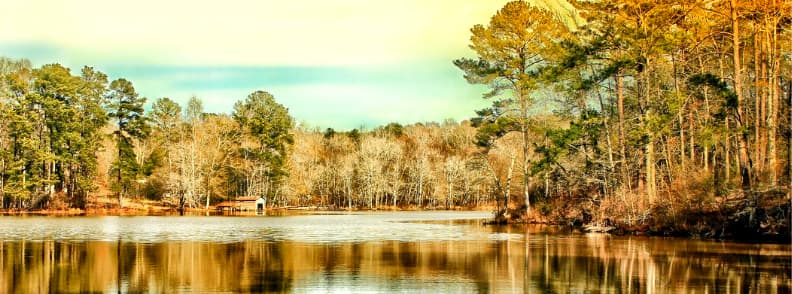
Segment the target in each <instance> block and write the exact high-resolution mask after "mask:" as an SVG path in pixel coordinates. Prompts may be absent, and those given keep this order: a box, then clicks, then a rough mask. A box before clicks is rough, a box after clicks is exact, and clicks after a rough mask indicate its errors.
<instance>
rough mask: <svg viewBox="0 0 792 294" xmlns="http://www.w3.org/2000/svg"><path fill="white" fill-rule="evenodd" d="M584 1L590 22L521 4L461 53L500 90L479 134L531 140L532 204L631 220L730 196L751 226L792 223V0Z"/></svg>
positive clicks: (469, 73) (526, 175)
mask: <svg viewBox="0 0 792 294" xmlns="http://www.w3.org/2000/svg"><path fill="white" fill-rule="evenodd" d="M572 4H573V5H574V7H575V8H576V10H577V12H578V13H579V17H580V20H581V21H569V18H568V17H565V15H563V14H561V13H558V12H551V11H547V10H543V9H540V8H537V7H535V6H532V5H531V4H529V3H528V2H525V1H513V2H510V3H508V4H506V5H505V6H504V7H503V8H502V9H501V10H500V11H498V12H497V13H496V14H495V15H494V16H493V17H492V18H491V20H490V22H489V23H488V24H485V25H476V26H474V27H473V28H472V29H471V33H472V36H471V45H470V47H471V49H473V50H474V51H475V52H476V53H477V56H476V57H475V58H461V59H458V60H455V61H454V63H455V65H457V67H459V68H460V69H462V70H463V71H464V72H465V78H466V79H467V80H468V81H469V82H470V83H473V84H483V85H487V86H488V87H489V89H490V90H491V91H489V92H487V93H485V94H484V98H486V99H491V100H492V101H493V103H492V106H491V107H488V108H486V109H483V110H480V111H478V112H477V114H478V117H477V118H475V119H473V122H474V125H476V126H477V127H478V132H477V138H478V139H479V143H480V145H481V146H484V147H486V148H498V147H501V146H502V145H503V143H502V140H504V138H506V137H507V136H509V135H512V136H515V137H516V139H517V140H518V141H520V143H519V145H521V148H519V149H515V150H512V152H513V153H512V157H513V158H516V159H517V163H516V167H515V168H517V169H518V170H519V171H520V174H519V175H518V176H517V179H516V180H518V181H519V182H520V183H522V185H521V186H522V187H521V189H520V192H522V193H521V195H520V196H521V197H520V198H521V200H522V201H524V202H521V203H520V205H519V207H522V211H523V212H524V213H532V212H533V211H534V210H533V209H532V208H534V207H537V206H536V205H532V203H531V200H532V199H538V200H540V201H541V203H540V205H539V208H540V210H542V211H543V212H544V213H543V214H548V211H549V210H553V211H556V212H560V213H570V212H571V211H572V212H574V211H576V210H575V209H571V210H570V209H566V210H565V209H559V207H564V206H569V205H570V203H573V204H572V205H575V206H577V207H579V209H577V211H578V212H579V213H580V214H581V215H584V218H586V219H588V220H595V221H596V220H599V221H606V220H607V221H608V222H610V221H619V222H622V223H633V224H635V223H641V222H643V221H645V220H650V219H655V220H657V219H659V218H662V217H669V218H676V219H677V220H678V221H681V220H679V219H680V218H682V219H684V215H685V213H689V212H693V211H695V212H697V213H700V214H701V213H707V212H708V211H711V210H712V209H713V208H717V207H721V208H722V207H724V206H733V207H734V209H735V210H737V212H735V214H734V215H730V216H729V217H734V218H739V219H741V220H742V221H744V222H746V223H749V224H750V225H749V226H750V227H752V228H758V227H759V225H760V223H761V224H762V225H763V226H764V225H767V223H766V222H767V219H768V217H770V214H776V215H778V216H779V217H780V218H781V219H782V220H783V221H784V222H785V223H786V225H787V226H788V222H789V220H788V213H789V205H788V202H789V197H790V195H789V193H790V192H789V191H790V185H792V182H791V181H790V162H792V158H790V156H792V152H791V151H790V148H792V144H790V129H792V128H790V119H792V118H790V114H791V113H792V112H791V111H790V104H791V103H792V76H790V73H792V70H791V69H792V67H790V63H791V62H792V55H790V52H792V29H791V25H792V4H790V2H789V1H775V0H756V1H736V0H720V1H715V0H706V1H705V0H685V1H654V0H652V1H648V0H626V1H625V0H619V1H614V0H605V1H573V2H572ZM575 17H577V16H575ZM548 118H549V119H548ZM510 164H514V163H510ZM509 170H511V169H509ZM543 186H544V187H543ZM553 186H555V187H564V188H562V189H560V190H558V192H557V193H558V194H553V193H550V192H548V190H547V188H548V187H553ZM542 190H544V191H542ZM562 195H563V196H562ZM559 196H561V197H559ZM559 199H562V200H559ZM503 201H504V202H506V203H511V202H510V199H509V195H508V194H504V200H503ZM548 204H551V206H550V207H547V205H548ZM515 205H516V204H515ZM773 205H776V206H775V207H779V206H777V205H781V206H780V207H785V208H783V209H781V210H780V212H777V211H774V212H771V211H770V210H768V209H767V208H768V207H769V206H773ZM784 205H785V206H784ZM504 212H506V211H504ZM573 214H574V213H573ZM784 215H787V216H784Z"/></svg>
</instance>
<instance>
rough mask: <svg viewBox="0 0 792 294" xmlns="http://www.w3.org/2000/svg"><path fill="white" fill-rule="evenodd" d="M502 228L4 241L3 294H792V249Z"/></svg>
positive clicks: (0, 249)
mask: <svg viewBox="0 0 792 294" xmlns="http://www.w3.org/2000/svg"><path fill="white" fill-rule="evenodd" d="M494 230H505V231H504V232H502V233H508V235H507V236H511V237H506V238H504V239H503V240H465V241H432V242H403V241H381V242H362V243H361V242H343V243H325V244H317V243H304V242H303V243H301V242H290V241H279V242H272V241H242V242H234V243H218V242H196V241H184V242H173V241H171V242H162V243H132V242H121V241H117V242H108V241H85V242H65V241H40V242H30V241H5V242H2V243H0V292H4V293H40V292H116V291H119V290H120V291H121V292H144V291H145V292H174V291H177V292H178V291H193V292H213V291H232V292H294V291H296V292H306V291H322V292H326V291H336V290H338V291H345V292H361V291H367V292H390V291H395V290H398V291H406V292H415V291H424V292H426V291H431V292H499V293H502V292H523V291H534V292H561V293H566V292H583V291H586V290H591V291H595V292H598V291H602V292H637V293H652V292H692V291H696V292H705V291H706V292H718V291H728V292H735V291H736V292H753V293H788V292H790V290H792V278H791V277H790V271H791V270H792V266H791V265H790V263H792V261H791V260H790V256H792V255H790V252H789V249H790V246H789V245H788V244H764V245H760V244H739V243H721V242H709V241H696V240H685V239H662V238H635V237H633V238H619V237H610V236H604V235H602V236H601V235H579V234H559V233H555V232H547V231H544V232H535V231H534V232H533V233H529V232H528V231H526V230H525V229H522V228H519V227H517V228H509V229H494ZM515 236H517V237H515Z"/></svg>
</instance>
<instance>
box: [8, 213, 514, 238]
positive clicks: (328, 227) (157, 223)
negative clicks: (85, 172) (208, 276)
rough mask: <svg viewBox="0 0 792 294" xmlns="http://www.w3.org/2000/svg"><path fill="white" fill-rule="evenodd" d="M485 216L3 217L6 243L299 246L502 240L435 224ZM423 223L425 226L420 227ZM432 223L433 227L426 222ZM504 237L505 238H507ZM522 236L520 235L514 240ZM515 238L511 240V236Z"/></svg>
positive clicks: (367, 214) (496, 236) (451, 214)
mask: <svg viewBox="0 0 792 294" xmlns="http://www.w3.org/2000/svg"><path fill="white" fill-rule="evenodd" d="M487 216H489V213H487V212H453V213H449V212H362V213H349V214H346V213H338V214H335V213H334V214H309V215H294V216H281V217H260V216H247V217H216V216H184V217H173V216H135V217H124V216H122V217H118V216H104V217H63V218H51V217H21V218H16V217H5V219H3V220H4V223H6V224H7V225H5V226H2V227H0V236H3V237H4V239H5V240H33V241H35V240H70V241H115V240H119V239H120V240H121V241H128V242H144V243H154V242H167V241H206V242H238V241H245V240H263V241H287V240H288V241H298V242H312V243H325V242H366V241H404V242H410V241H443V240H487V239H491V240H503V239H504V238H510V237H509V236H508V235H503V234H501V233H497V234H492V236H490V235H491V234H489V233H486V232H481V231H475V232H474V231H471V230H470V229H469V227H467V226H459V225H452V224H447V223H442V222H438V223H434V222H431V221H433V220H438V221H439V220H453V219H482V218H486V217H487ZM418 221H421V222H418ZM426 221H430V222H426ZM504 236H505V237H504ZM516 236H519V235H516ZM512 237H513V236H512Z"/></svg>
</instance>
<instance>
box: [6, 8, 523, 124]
mask: <svg viewBox="0 0 792 294" xmlns="http://www.w3.org/2000/svg"><path fill="white" fill-rule="evenodd" d="M506 2H507V1H504V0H465V1H459V0H429V1H427V0H377V1H371V0H343V1H267V0H225V1H181V0H179V1H167V0H136V1H107V0H72V1H61V0H52V1H49V0H47V1H45V0H25V1H4V3H2V5H1V7H2V9H0V56H6V57H12V58H27V59H29V60H31V61H32V62H33V64H34V66H40V65H43V64H48V63H60V64H62V65H64V66H67V67H69V68H71V69H72V74H78V73H79V69H80V68H81V67H82V66H84V65H88V66H93V67H94V68H96V69H98V70H100V71H102V72H105V73H106V74H108V75H109V77H110V79H115V78H126V79H128V80H130V81H132V82H133V84H134V86H135V88H136V90H137V91H138V93H140V94H141V96H144V97H147V98H148V99H149V101H153V100H154V99H156V98H159V97H169V98H171V99H173V100H175V101H177V102H179V103H181V104H182V105H184V104H186V101H187V100H188V99H189V97H190V96H193V95H195V96H197V97H198V98H200V99H201V100H202V101H203V103H204V109H205V111H206V112H215V113H230V112H231V111H232V109H233V105H234V103H235V102H236V101H239V100H243V99H245V97H246V96H247V95H248V94H250V93H252V92H254V91H257V90H263V91H267V92H270V93H272V94H273V95H274V96H275V99H276V100H277V101H278V102H279V103H281V104H283V105H285V106H286V107H287V108H289V112H290V113H291V114H292V116H294V117H295V119H296V121H298V122H304V123H307V125H309V126H312V127H318V128H327V127H332V128H335V129H338V130H348V129H352V128H356V127H361V126H362V127H366V128H373V127H376V126H378V125H383V124H387V123H390V122H398V123H401V124H412V123H416V122H427V121H436V122H440V121H443V120H445V119H449V118H450V119H454V120H463V119H468V118H470V117H472V116H473V115H474V110H476V109H480V108H482V107H484V106H486V105H487V104H489V102H488V101H486V100H483V99H482V98H481V94H482V93H483V92H484V91H485V89H484V88H483V87H482V86H474V85H470V84H468V83H467V82H466V81H465V79H464V78H463V73H462V72H461V71H460V70H459V69H457V68H456V67H454V65H453V64H452V61H453V60H454V59H456V58H460V57H474V56H475V54H474V52H473V51H472V50H470V49H469V48H468V45H469V39H470V28H471V27H472V26H473V25H475V24H485V23H487V22H488V21H489V18H490V17H491V16H492V15H493V14H495V12H496V11H497V10H498V9H500V8H501V7H502V6H503V5H504V4H505V3H506Z"/></svg>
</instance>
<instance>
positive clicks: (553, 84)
mask: <svg viewBox="0 0 792 294" xmlns="http://www.w3.org/2000/svg"><path fill="white" fill-rule="evenodd" d="M573 4H574V9H572V10H570V11H561V10H558V9H556V10H553V11H549V10H545V9H542V8H537V7H535V6H532V5H531V4H529V3H527V2H522V1H515V2H510V3H508V4H506V5H505V6H504V7H503V8H502V9H501V10H500V11H498V12H497V13H496V14H495V15H494V16H493V17H492V19H491V20H490V22H489V23H488V24H484V25H476V26H474V27H473V28H472V30H471V34H472V37H471V49H473V51H474V52H475V53H476V57H474V58H460V59H458V60H455V61H454V65H456V66H457V67H458V68H460V69H461V70H462V71H463V72H464V75H465V78H466V79H467V80H468V81H469V82H470V83H473V84H483V85H486V86H488V87H489V89H490V91H488V92H487V93H485V94H484V98H485V99H489V100H491V101H492V105H491V107H488V108H486V109H482V110H479V111H477V112H476V113H475V115H476V117H474V118H472V119H470V120H469V121H463V122H455V121H450V120H449V121H444V122H441V123H434V122H430V123H417V124H412V125H401V124H397V123H392V124H388V125H385V126H380V127H376V128H372V129H368V130H364V129H353V130H345V131H337V130H334V129H332V128H326V129H318V128H314V127H310V126H307V125H305V124H302V123H299V122H295V121H294V119H293V118H292V117H291V116H290V115H289V114H288V110H287V109H286V108H285V107H283V106H282V105H281V104H279V103H278V102H277V101H276V99H275V97H274V96H273V95H271V94H270V93H267V92H264V91H255V92H253V93H251V94H250V95H249V96H248V97H247V98H246V99H244V100H241V101H239V102H237V103H236V104H235V106H234V111H233V113H232V114H215V113H206V112H205V111H204V109H203V107H202V102H201V99H200V98H198V97H192V98H190V100H189V102H188V103H187V104H186V105H179V104H178V103H176V102H175V101H173V100H172V99H169V98H165V97H163V98H158V99H154V100H152V101H150V102H151V103H149V104H146V101H147V99H146V98H143V97H140V96H139V95H138V94H137V93H136V91H135V89H134V86H133V83H132V81H127V80H125V79H123V78H119V79H116V80H113V81H110V80H109V78H108V77H107V76H106V75H105V74H103V73H101V72H100V71H98V70H96V69H94V68H91V67H84V68H82V69H81V70H80V71H79V73H74V72H72V71H71V70H70V69H67V68H65V67H63V66H61V65H58V64H49V65H44V66H41V67H38V68H33V67H32V66H31V64H30V62H27V61H25V60H13V59H7V58H4V59H1V60H0V77H2V79H0V198H1V199H2V201H0V203H2V207H0V208H2V209H16V210H19V209H42V208H49V209H59V208H68V207H77V208H86V207H88V208H90V207H96V206H97V205H102V206H108V205H110V204H108V203H110V201H108V199H113V200H115V201H116V202H117V205H118V206H119V207H122V206H124V205H125V203H127V204H129V203H131V202H130V201H137V200H142V199H147V200H154V201H159V202H160V203H163V204H164V205H167V206H171V207H177V208H206V209H208V208H210V207H211V205H212V204H214V203H217V202H220V201H224V200H228V199H233V198H235V197H238V196H265V197H266V199H267V206H270V207H278V206H281V207H282V206H304V205H317V206H321V207H326V208H336V209H380V208H401V209H403V208H412V209H427V208H430V209H451V208H468V209H469V208H483V207H495V208H496V210H497V213H496V215H497V216H498V218H499V220H502V221H509V220H511V221H515V220H517V221H540V222H552V223H564V224H573V225H587V226H589V227H591V228H593V229H596V230H613V229H615V230H616V231H623V232H627V231H630V232H632V231H640V232H648V233H659V234H677V235H690V234H695V235H702V236H710V237H723V236H735V235H739V234H747V235H750V236H760V235H762V236H767V235H770V236H787V237H788V236H789V230H790V229H789V228H790V227H789V224H790V212H791V211H790V186H791V185H792V180H790V178H791V177H790V162H792V151H791V149H792V141H790V140H792V136H791V135H790V130H791V129H792V127H790V126H791V125H790V120H792V117H790V114H792V110H790V104H792V76H790V73H792V67H791V66H790V64H791V63H792V56H791V55H790V52H792V47H790V46H792V31H791V30H790V25H791V24H792V16H790V11H792V8H791V7H790V4H789V2H787V1H772V0H762V1H750V2H745V1H735V0H720V1H700V0H686V1H681V2H680V1H645V0H628V1H610V0H606V1H597V2H574V3H573ZM235 98H237V99H241V98H243V97H235ZM460 99H462V98H460ZM470 99H472V98H470ZM145 105H148V106H145ZM471 115H473V114H471Z"/></svg>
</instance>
